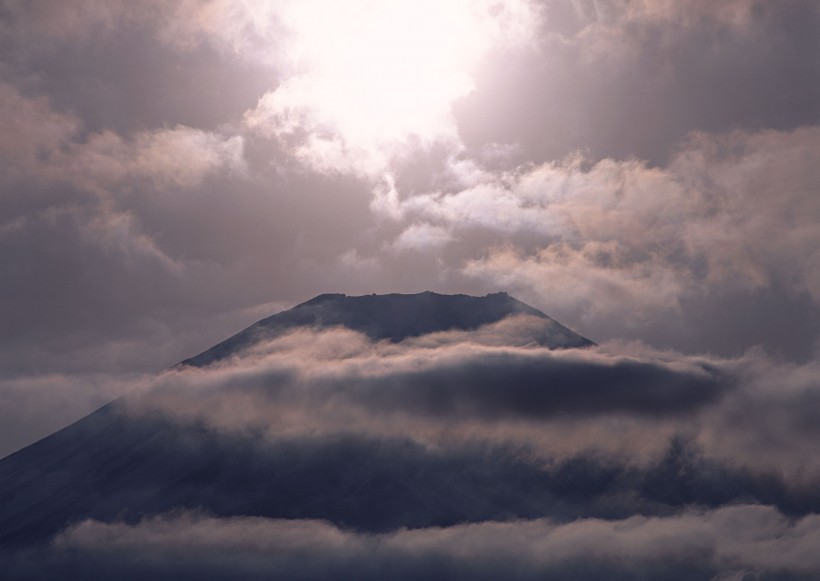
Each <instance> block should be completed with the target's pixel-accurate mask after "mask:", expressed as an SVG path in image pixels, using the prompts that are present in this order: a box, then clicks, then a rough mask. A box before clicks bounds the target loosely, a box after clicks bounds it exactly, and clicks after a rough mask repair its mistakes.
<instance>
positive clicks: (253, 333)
mask: <svg viewBox="0 0 820 581" xmlns="http://www.w3.org/2000/svg"><path fill="white" fill-rule="evenodd" d="M512 315H530V316H534V317H539V318H541V319H544V320H546V321H549V323H550V324H549V332H548V334H547V335H545V336H544V337H543V338H542V341H541V342H542V344H544V346H546V347H550V348H553V349H558V348H569V347H590V346H592V345H594V344H595V343H593V342H592V341H590V340H589V339H587V338H585V337H582V336H581V335H578V334H577V333H575V332H574V331H572V330H570V329H568V328H566V327H564V326H563V325H561V324H560V323H558V322H557V321H555V320H554V319H552V318H551V317H548V316H547V315H545V314H544V313H542V312H541V311H539V310H537V309H534V308H533V307H531V306H529V305H527V304H525V303H522V302H521V301H519V300H516V299H514V298H513V297H511V296H509V295H508V294H507V293H495V294H490V295H487V296H484V297H472V296H468V295H441V294H437V293H432V292H423V293H418V294H412V295H403V294H388V295H364V296H358V297H349V296H346V295H343V294H325V295H319V296H317V297H315V298H313V299H311V300H309V301H307V302H305V303H302V304H300V305H298V306H296V307H294V308H292V309H290V310H288V311H283V312H281V313H278V314H276V315H273V316H271V317H268V318H266V319H262V320H261V321H259V322H257V323H254V324H253V325H251V326H250V327H248V328H247V329H244V330H243V331H240V332H239V333H237V334H236V335H234V336H232V337H230V338H229V339H226V340H225V341H222V342H221V343H219V344H217V345H215V346H214V347H211V348H210V349H208V350H206V351H204V352H202V353H200V354H199V355H195V356H194V357H191V358H189V359H186V360H185V361H183V362H182V365H190V366H194V367H201V366H204V365H209V364H211V363H213V362H215V361H219V360H220V359H223V358H225V357H228V356H230V355H233V354H235V353H236V352H238V351H240V350H241V349H243V348H245V347H248V346H250V345H252V344H254V343H256V342H258V341H261V340H265V339H272V338H274V337H276V336H278V335H280V334H282V333H285V332H287V331H288V330H290V329H293V328H295V327H305V326H307V327H313V328H327V327H334V326H343V327H347V328H348V329H352V330H354V331H359V332H360V333H364V334H365V335H367V336H368V337H370V338H371V339H373V340H382V339H387V340H389V341H394V342H398V341H401V340H402V339H406V338H408V337H418V336H420V335H426V334H428V333H435V332H439V331H449V330H464V331H468V330H473V329H477V328H479V327H481V326H483V325H488V324H491V323H495V322H498V321H500V320H502V319H504V318H505V317H509V316H512Z"/></svg>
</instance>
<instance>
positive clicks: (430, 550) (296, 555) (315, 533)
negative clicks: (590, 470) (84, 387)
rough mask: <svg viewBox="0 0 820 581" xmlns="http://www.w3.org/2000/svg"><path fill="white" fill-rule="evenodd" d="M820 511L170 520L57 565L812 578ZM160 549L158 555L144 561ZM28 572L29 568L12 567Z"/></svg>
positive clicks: (115, 532)
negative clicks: (409, 526)
mask: <svg viewBox="0 0 820 581" xmlns="http://www.w3.org/2000/svg"><path fill="white" fill-rule="evenodd" d="M818 542H820V521H818V517H817V516H815V515H812V516H807V517H803V518H800V519H789V518H787V517H785V516H784V515H783V514H781V513H779V512H778V511H777V510H775V509H772V508H770V507H762V506H752V505H745V506H744V505H740V506H735V507H728V508H721V509H717V510H709V511H692V512H688V513H685V514H682V515H680V516H675V517H654V518H646V517H640V516H636V517H630V518H627V519H623V520H616V521H602V520H597V519H586V520H578V521H576V522H573V523H568V524H560V523H554V522H551V521H550V520H548V519H539V520H531V521H513V522H492V523H481V524H473V525H459V526H453V527H445V528H425V529H416V530H400V531H395V532H390V533H386V534H376V535H368V534H356V533H353V532H349V531H345V530H343V529H339V528H337V527H334V526H332V525H329V524H327V523H324V522H321V521H315V520H275V519H263V518H251V517H236V518H222V519H220V518H214V517H209V516H205V515H197V514H171V515H167V516H160V517H155V518H152V519H148V520H145V521H142V522H141V523H138V524H135V525H128V524H124V523H110V524H108V523H101V522H95V521H86V522H83V523H80V524H78V525H75V526H73V527H72V528H71V529H69V530H68V531H66V532H65V533H64V534H62V535H61V536H60V537H59V538H58V539H57V541H56V542H55V545H54V548H52V549H51V550H50V551H49V552H48V553H47V554H46V558H45V563H46V567H48V570H51V571H53V572H58V571H59V568H60V567H71V569H72V570H74V571H79V572H81V573H82V572H90V571H94V572H95V573H97V574H98V573H101V572H102V573H103V574H104V575H105V574H113V573H114V571H115V570H116V571H117V577H118V578H123V579H132V578H134V579H137V578H144V577H145V576H150V577H151V578H155V579H165V578H174V579H179V578H185V579H187V578H194V577H196V576H197V575H202V576H205V577H208V578H229V577H235V576H236V575H240V576H242V577H243V578H248V579H256V578H269V577H270V576H277V577H279V576H282V577H287V578H289V579H316V578H324V577H326V576H332V577H345V578H356V579H383V578H385V577H389V578H391V579H419V578H422V577H423V578H426V579H455V578H459V579H462V578H470V579H497V578H499V577H500V576H503V577H505V578H511V579H521V580H526V579H543V578H544V577H545V576H547V577H550V578H551V577H561V578H564V577H571V578H573V579H600V578H601V577H606V578H609V579H635V578H645V577H652V578H661V577H662V578H664V579H692V578H700V579H752V578H754V579H783V578H788V579H809V578H812V577H813V576H816V575H817V574H818V573H820V560H818V558H817V555H816V550H815V548H816V545H817V543H818ZM146 554H150V555H151V558H150V559H145V558H144V556H145V555H146ZM11 567H12V568H11V570H12V571H20V572H25V564H24V563H19V562H18V563H14V562H12V563H11Z"/></svg>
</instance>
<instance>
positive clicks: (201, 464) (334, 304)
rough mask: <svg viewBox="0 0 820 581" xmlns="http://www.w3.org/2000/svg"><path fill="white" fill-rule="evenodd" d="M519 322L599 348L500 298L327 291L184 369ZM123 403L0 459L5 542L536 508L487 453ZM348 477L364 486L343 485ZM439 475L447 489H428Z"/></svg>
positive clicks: (397, 521)
mask: <svg viewBox="0 0 820 581" xmlns="http://www.w3.org/2000/svg"><path fill="white" fill-rule="evenodd" d="M513 315H530V316H534V317H537V318H539V319H542V320H543V321H544V322H545V327H544V328H545V332H544V333H543V334H542V335H541V336H540V337H539V342H541V343H542V344H544V345H546V346H548V347H550V348H565V347H588V346H591V345H594V343H593V342H592V341H590V340H589V339H586V338H584V337H582V336H580V335H578V334H576V333H574V332H573V331H571V330H569V329H567V328H566V327H564V326H562V325H560V324H559V323H557V322H556V321H554V320H553V319H551V318H550V317H548V316H547V315H545V314H544V313H541V312H540V311H538V310H536V309H534V308H532V307H530V306H529V305H526V304H524V303H522V302H520V301H518V300H516V299H514V298H512V297H510V296H509V295H507V294H506V293H497V294H491V295H487V296H485V297H472V296H466V295H441V294H436V293H431V292H424V293H420V294H414V295H403V294H389V295H367V296H357V297H349V296H345V295H342V294H325V295H320V296H317V297H315V298H313V299H311V300H309V301H307V302H305V303H302V304H300V305H298V306H296V307H294V308H292V309H290V310H287V311H284V312H281V313H278V314H275V315H273V316H271V317H268V318H266V319H263V320H261V321H259V322H257V323H256V324H254V325H251V326H250V327H248V328H247V329H245V330H243V331H240V332H239V333H237V334H236V335H234V336H232V337H230V338H228V339H226V340H225V341H223V342H221V343H219V344H218V345H216V346H214V347H212V348H211V349H208V350H206V351H204V352H202V353H200V354H199V355H196V356H194V357H191V358H190V359H187V360H185V361H183V362H181V363H180V364H179V365H178V368H185V367H203V366H207V365H209V364H211V363H214V362H216V361H219V360H222V359H224V358H226V357H229V356H230V355H233V354H236V353H238V352H239V351H241V350H242V349H244V348H247V347H249V346H251V345H253V344H255V343H257V342H259V341H264V340H267V339H271V338H274V337H277V336H280V335H282V334H284V333H286V332H288V331H291V330H293V329H295V328H298V327H309V328H313V329H323V328H330V327H337V326H342V327H346V328H348V329H352V330H355V331H359V332H361V333H364V334H365V335H367V336H368V337H370V338H371V339H374V340H388V341H391V342H400V341H402V340H403V339H405V338H408V337H418V336H421V335H425V334H429V333H434V332H439V331H449V330H465V331H467V330H474V329H478V328H480V327H482V326H484V325H488V324H491V323H496V322H498V321H501V320H502V319H504V318H506V317H510V316H513ZM126 403H127V398H126V400H119V401H116V402H113V403H111V404H109V405H107V406H105V407H103V408H101V409H100V410H97V411H96V412H94V413H92V414H90V415H89V416H87V417H85V418H83V419H81V420H79V421H78V422H76V423H74V424H72V425H70V426H68V427H66V428H64V429H62V430H60V431H58V432H56V433H55V434H52V435H51V436H48V437H46V438H44V439H42V440H40V441H39V442H36V443H34V444H32V445H30V446H28V447H26V448H24V449H23V450H20V451H18V452H16V453H14V454H12V455H10V456H8V457H6V458H5V459H3V460H2V461H0V547H2V546H6V547H10V546H27V545H31V544H32V543H34V544H36V543H40V542H43V541H47V540H48V539H50V538H51V537H53V535H54V534H56V533H58V532H59V531H60V530H63V529H64V528H65V527H66V526H68V525H70V524H71V523H76V522H78V521H80V520H82V519H86V518H94V519H98V520H103V521H110V520H114V519H123V518H124V519H126V520H128V521H134V520H138V519H140V518H143V517H145V516H149V515H152V514H159V513H162V512H164V511H168V510H172V509H178V508H180V507H182V508H202V509H204V510H207V511H208V512H210V513H214V514H217V515H232V514H238V515H263V516H279V517H287V518H297V517H301V518H304V517H309V518H323V519H328V520H331V521H337V522H341V523H345V524H348V525H351V526H355V527H362V528H364V529H368V530H370V529H372V530H387V529H390V528H391V527H399V526H422V525H429V524H436V523H445V522H459V521H462V520H468V521H469V520H475V519H479V520H481V519H486V518H489V517H492V516H494V515H495V516H497V515H499V514H505V515H519V514H522V515H523V514H528V513H529V512H531V511H532V510H533V507H532V506H531V505H532V502H533V501H532V499H528V498H526V497H525V498H521V497H520V496H519V488H520V486H519V484H520V483H519V484H516V483H515V480H516V479H518V480H521V479H523V480H524V481H529V480H533V479H534V480H537V479H538V478H539V473H538V471H537V470H534V469H533V468H531V467H528V466H526V465H525V464H522V465H521V467H520V469H521V473H520V474H518V475H517V476H516V477H515V478H513V481H512V482H508V484H506V485H505V486H506V488H507V489H508V490H506V491H504V490H499V489H497V487H496V484H497V483H495V482H494V479H492V478H489V476H488V475H489V474H492V470H491V469H490V466H488V465H487V458H485V457H484V456H483V455H482V454H476V453H475V452H469V453H468V452H464V454H465V456H464V458H461V459H459V460H458V461H459V463H461V464H462V465H463V469H462V470H461V471H460V472H459V474H458V475H453V474H450V473H449V472H448V466H449V462H450V460H448V459H445V458H439V459H437V460H436V461H435V462H434V466H433V467H430V466H428V464H429V460H430V458H428V457H427V454H426V453H425V451H424V449H423V448H422V447H419V446H414V445H411V444H408V443H407V442H401V441H396V442H393V443H391V444H390V445H388V446H385V445H383V444H378V445H377V444H374V443H373V442H369V441H367V440H366V439H361V438H345V439H343V440H337V441H316V442H307V443H306V442H303V441H293V440H286V439H282V440H279V441H276V442H269V441H266V440H264V439H259V438H257V437H256V436H254V435H251V436H248V435H247V434H243V433H235V434H225V433H222V432H219V431H217V430H214V429H211V428H209V426H207V425H206V424H204V423H202V422H187V423H186V422H181V421H179V420H178V419H176V418H170V417H168V416H165V415H163V414H161V413H150V414H146V413H135V412H134V411H133V410H129V409H128V406H127V405H126ZM393 446H395V447H396V448H397V449H396V450H391V448H392V447H393ZM306 448H307V449H308V450H309V452H308V453H307V454H305V449H306ZM294 464H296V465H298V466H299V469H298V470H293V469H292V466H293V465H294ZM283 466H287V467H290V468H288V469H287V470H283V469H282V467H283ZM349 473H356V474H360V475H361V477H360V478H356V479H354V480H351V479H350V478H349V476H348V474H349ZM454 476H455V479H454ZM439 479H448V480H450V481H451V482H452V484H453V486H452V487H451V488H448V489H447V490H440V491H436V492H435V493H432V492H431V491H432V490H433V489H434V488H435V486H433V484H434V482H435V481H437V480H439ZM460 480H463V482H459V481H460ZM471 487H472V488H476V487H477V491H476V492H475V493H474V494H472V495H471V496H472V498H480V497H481V496H482V493H481V492H480V491H481V490H484V489H489V488H493V489H494V493H493V495H492V496H493V499H490V498H487V499H485V500H481V501H480V502H475V501H470V502H469V503H466V502H464V500H463V499H460V497H461V494H460V492H458V491H460V490H466V489H469V488H471ZM374 495H376V496H378V497H380V498H381V500H380V501H375V500H374ZM379 503H380V505H379ZM535 512H536V513H537V512H541V511H535Z"/></svg>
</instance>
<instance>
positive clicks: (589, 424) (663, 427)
mask: <svg viewBox="0 0 820 581" xmlns="http://www.w3.org/2000/svg"><path fill="white" fill-rule="evenodd" d="M545 324H546V323H545V321H544V320H543V319H540V318H531V317H529V316H516V317H512V318H507V319H504V320H502V321H500V322H498V323H494V324H490V325H486V326H484V327H481V328H479V329H477V330H474V331H450V332H441V333H434V334H428V335H423V336H420V337H416V338H409V339H405V340H404V341H401V342H398V343H394V342H390V341H380V342H374V341H373V340H371V339H368V338H367V337H365V336H363V335H361V334H358V333H356V332H353V331H350V330H347V329H344V328H331V329H328V330H324V331H317V330H311V329H294V330H293V331H291V332H289V333H286V334H285V335H282V336H280V337H278V338H276V339H273V340H271V341H269V342H266V343H258V344H255V345H252V346H251V347H249V348H248V349H246V350H244V351H242V352H239V353H237V354H235V355H234V356H233V357H231V358H228V359H224V360H222V361H220V362H216V363H213V364H212V365H210V366H207V367H203V368H191V367H178V368H176V369H175V370H171V371H168V372H166V373H164V374H162V375H160V376H159V377H157V378H155V379H153V380H151V381H148V382H142V385H140V386H134V387H133V388H132V392H131V394H130V395H128V396H127V397H126V398H125V399H124V400H121V401H120V402H119V403H118V404H116V407H115V408H111V406H109V411H104V412H98V413H97V414H95V416H92V417H91V418H89V419H88V420H84V422H81V424H78V425H77V426H76V427H73V428H70V429H69V430H67V431H66V432H65V433H64V435H59V437H58V439H57V440H55V441H54V442H53V443H52V444H47V445H46V446H47V448H48V449H51V448H53V449H54V453H57V454H59V455H60V456H61V457H62V460H61V461H60V462H58V463H57V464H56V465H58V466H61V468H60V469H59V471H56V472H50V470H51V468H46V469H45V470H46V473H45V474H44V475H45V476H47V478H45V477H44V478H39V477H36V476H37V475H34V476H35V477H36V478H35V480H32V481H31V482H30V483H28V484H25V483H24V482H23V481H22V480H20V478H21V477H22V478H25V475H21V474H20V473H19V470H18V473H17V474H9V475H7V476H8V478H6V479H5V482H6V486H9V485H13V483H14V482H17V481H18V480H20V482H19V485H25V488H26V493H25V494H22V493H21V494H20V499H21V502H22V499H24V498H29V497H30V501H31V503H33V504H32V505H31V507H30V508H28V509H25V510H26V511H27V513H26V514H27V515H28V516H27V517H26V518H25V519H23V520H14V517H11V518H12V521H8V519H9V518H10V516H9V514H6V513H3V514H0V521H2V522H4V523H5V526H8V524H9V522H16V523H17V526H21V527H22V528H21V529H20V531H19V532H18V533H16V534H15V538H14V540H11V541H10V540H9V539H5V542H10V543H11V544H12V546H13V545H15V544H17V541H19V540H21V539H32V540H31V541H29V542H30V543H31V545H30V546H31V547H37V549H36V552H35V553H31V552H30V549H26V548H21V549H19V550H15V551H13V552H8V551H6V552H5V553H3V554H2V561H3V566H4V568H5V570H7V571H12V572H14V574H15V575H17V576H19V577H20V578H28V577H29V576H32V575H35V574H38V575H44V574H45V575H48V574H54V575H57V576H59V574H60V571H65V570H71V571H75V572H77V574H78V575H82V574H85V573H86V572H89V574H90V572H91V571H94V572H97V573H99V572H102V574H105V575H112V574H113V571H114V570H115V569H117V570H122V571H123V573H121V574H125V575H126V578H131V577H133V578H138V577H140V576H145V575H151V576H154V577H157V578H166V577H167V578H180V577H183V578H184V577H186V576H191V577H196V576H199V575H207V576H210V577H214V578H223V577H224V578H227V577H230V576H231V575H236V574H237V572H241V573H242V574H243V575H246V576H248V577H249V578H257V577H259V578H264V577H266V576H270V575H285V576H288V577H292V578H318V577H322V576H323V575H328V574H332V575H338V574H339V572H340V571H341V572H344V575H352V576H356V577H362V578H378V577H383V576H384V575H389V576H391V577H396V578H417V577H418V576H420V575H429V576H431V577H432V578H460V577H478V578H488V579H489V578H495V577H497V576H498V574H499V572H500V571H508V570H510V567H512V566H513V564H515V567H513V569H514V573H513V575H514V578H520V579H535V578H543V576H544V575H548V576H549V575H553V576H567V575H569V576H573V577H574V578H580V579H585V578H590V579H594V578H600V576H601V575H603V574H607V575H613V576H615V577H616V578H625V579H631V578H636V577H640V576H646V575H650V576H664V577H670V578H680V579H691V578H715V579H724V578H740V579H742V578H746V577H748V576H750V575H751V576H752V578H764V579H765V578H773V579H774V578H784V577H785V578H797V579H802V578H807V579H808V578H811V577H813V576H815V575H816V574H817V573H818V567H820V564H818V563H817V560H816V559H815V558H814V557H813V555H814V551H813V549H812V547H813V546H814V544H815V543H816V541H817V535H818V527H817V522H816V520H817V519H816V515H815V513H816V511H817V509H818V507H820V495H818V494H817V490H818V488H817V484H818V479H820V472H818V470H817V465H816V454H815V448H816V446H815V442H816V437H817V434H816V433H815V432H816V429H815V428H814V426H817V425H820V424H819V423H818V419H819V418H817V417H815V416H816V413H815V410H816V408H817V406H815V405H813V402H814V401H815V400H816V399H817V396H818V393H820V391H818V389H820V386H818V384H817V377H818V374H817V369H816V365H814V364H805V365H792V364H782V363H780V364H778V363H775V362H772V361H770V360H767V358H766V357H765V356H763V355H762V354H761V353H759V352H757V353H749V354H747V355H746V356H744V357H742V358H736V359H722V358H716V357H691V356H685V355H682V354H679V353H674V352H657V351H650V350H648V349H647V348H645V347H641V346H637V345H630V344H606V345H602V346H598V347H591V348H586V349H568V350H550V349H548V348H546V347H542V346H539V345H538V343H537V342H536V340H537V338H538V337H540V336H542V334H543V332H544V326H545ZM103 434H105V435H106V436H105V437H101V435H103ZM60 442H64V443H63V444H61V443H60ZM78 444H81V446H80V447H77V446H78ZM66 445H70V446H72V448H73V449H74V451H73V452H71V453H70V454H68V455H66V454H65V453H64V450H66V448H65V446H66ZM39 450H40V451H38V449H37V448H34V449H32V452H31V453H36V454H43V453H46V454H50V453H51V452H47V451H46V448H43V447H42V446H40V448H39ZM41 457H42V458H47V457H48V456H41ZM10 460H13V458H11V459H10ZM20 461H23V462H24V461H25V455H24V456H21V457H20ZM77 470H79V472H77ZM41 476H43V475H41ZM60 483H62V484H60ZM57 485H59V486H60V488H61V490H63V492H61V493H60V496H61V497H62V498H63V501H64V505H65V506H66V507H71V508H70V510H71V511H74V513H71V514H74V516H71V514H69V513H64V516H61V517H53V516H52V517H50V516H49V515H48V514H47V513H43V512H42V510H43V507H44V506H48V505H49V503H50V502H53V501H48V500H46V499H47V498H53V496H54V490H53V489H54V486H57ZM157 490H162V491H163V492H162V494H157V493H156V491H157ZM40 494H42V495H44V496H43V499H42V500H40V501H38V500H37V498H39V497H38V495H40ZM26 502H29V501H26ZM11 508H12V507H7V510H10V509H11ZM20 510H23V508H22V507H20ZM60 510H61V511H62V510H63V509H60ZM75 513H76V514H75ZM61 514H63V513H62V512H61ZM59 518H62V519H64V520H63V524H62V525H59V526H58V527H57V528H56V529H54V528H52V527H53V526H54V523H55V520H56V522H59V520H57V519H59ZM43 519H45V520H43ZM27 523H28V524H27ZM72 523H73V524H72ZM32 527H33V528H32ZM39 527H45V528H39ZM43 535H45V536H43ZM35 539H39V540H35ZM43 540H46V541H47V544H46V545H43V544H41V543H42V542H43ZM31 550H33V549H31ZM146 555H150V558H146ZM307 555H310V556H311V557H310V558H307ZM33 559H36V560H37V561H36V564H35V562H34V560H33ZM129 576H131V577H129Z"/></svg>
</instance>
